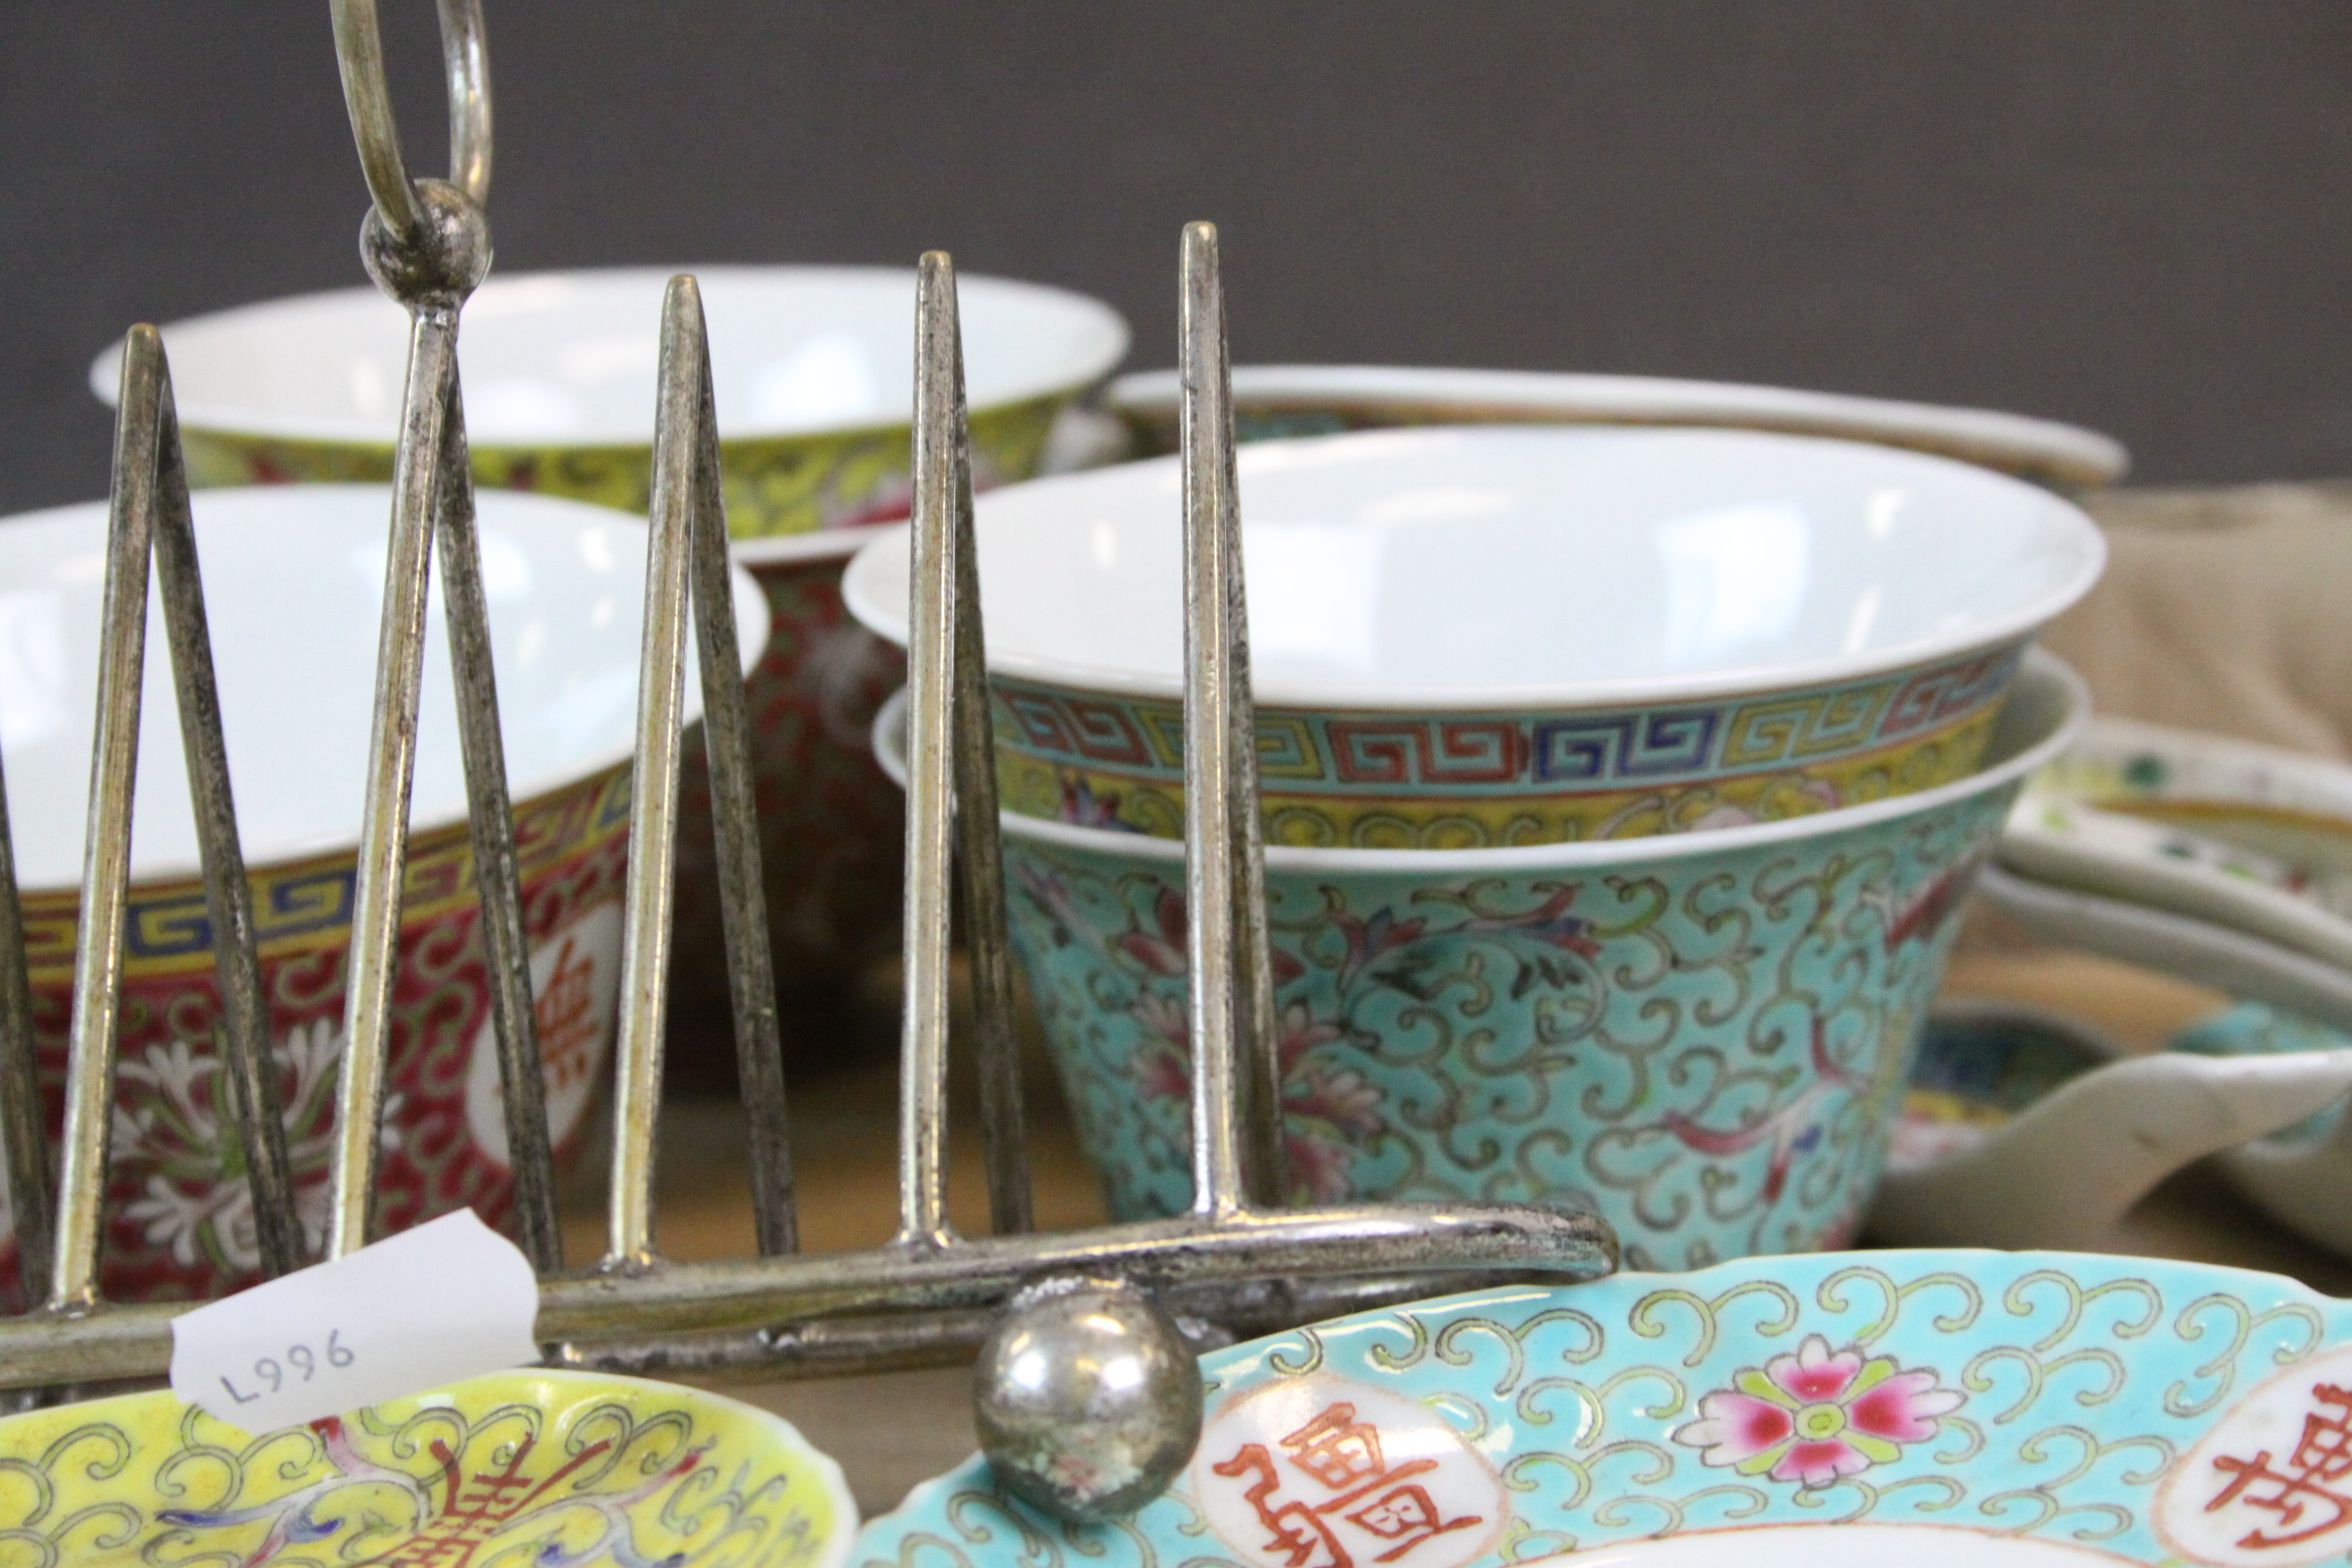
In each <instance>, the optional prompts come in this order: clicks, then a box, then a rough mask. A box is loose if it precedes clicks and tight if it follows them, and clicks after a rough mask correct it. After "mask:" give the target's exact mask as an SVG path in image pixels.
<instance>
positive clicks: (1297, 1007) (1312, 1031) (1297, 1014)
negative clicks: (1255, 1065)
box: [1274, 1002, 1341, 1074]
mask: <svg viewBox="0 0 2352 1568" xmlns="http://www.w3.org/2000/svg"><path fill="white" fill-rule="evenodd" d="M1340 1033H1341V1031H1340V1027H1339V1025H1337V1024H1334V1023H1325V1022H1323V1021H1322V1020H1320V1019H1318V1018H1316V1017H1314V1016H1313V1015H1312V1014H1310V1013H1309V1012H1308V1011H1307V1004H1306V1003H1304V1002H1293V1003H1291V1004H1290V1005H1289V1006H1287V1007H1285V1008H1283V1009H1282V1017H1281V1018H1280V1019H1279V1020H1277V1022H1276V1033H1275V1036H1274V1055H1275V1059H1276V1060H1277V1061H1279V1062H1280V1063H1281V1064H1282V1070H1283V1072H1284V1073H1285V1074H1288V1073H1289V1072H1290V1071H1291V1070H1292V1069H1293V1068H1294V1067H1296V1066H1297V1065H1298V1059H1299V1058H1300V1057H1302V1056H1304V1055H1306V1054H1307V1053H1308V1052H1309V1051H1311V1050H1313V1049H1314V1048H1315V1047H1316V1046H1318V1045H1329V1044H1330V1043H1331V1042H1332V1041H1334V1040H1336V1039H1338V1038H1340Z"/></svg>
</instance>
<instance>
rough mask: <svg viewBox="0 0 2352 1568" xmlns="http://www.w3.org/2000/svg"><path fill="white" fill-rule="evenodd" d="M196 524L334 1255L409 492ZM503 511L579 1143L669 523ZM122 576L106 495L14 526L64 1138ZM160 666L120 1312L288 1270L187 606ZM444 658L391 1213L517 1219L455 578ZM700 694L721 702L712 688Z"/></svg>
mask: <svg viewBox="0 0 2352 1568" xmlns="http://www.w3.org/2000/svg"><path fill="white" fill-rule="evenodd" d="M195 513H196V536H197V549H198V553H199V555H200V557H201V561H202V571H203V577H204V591H205V598H206V601H207V605H208V608H209V613H210V621H211V628H212V645H213V659H214V665H215V669H216V672H217V676H218V682H219V689H220V703H221V724H222V730H223V733H224V735H225V737H226V740H227V743H228V752H229V771H230V782H231V786H232V788H233V790H234V793H235V799H236V807H237V816H238V821H239V827H240V834H241V841H242V845H243V849H244V854H245V860H246V865H247V869H248V871H249V873H250V875H251V879H252V886H253V910H254V919H255V923H256V926H257V928H258V936H259V939H260V953H261V979H262V985H263V989H264V993H265V995H266V997H267V1001H268V1005H269V1021H270V1031H271V1034H272V1036H273V1045H274V1049H275V1053H276V1058H277V1061H278V1065H279V1078H278V1082H279V1089H280V1092H281V1094H282V1096H283V1099H284V1105H285V1111H286V1122H287V1133H288V1143H289V1146H290V1151H291V1153H292V1155H293V1160H294V1166H295V1174H296V1178H297V1182H298V1192H297V1196H298V1198H299V1199H300V1201H301V1209H302V1218H303V1221H304V1224H305V1226H306V1227H307V1228H308V1229H309V1230H310V1232H311V1237H312V1241H313V1243H314V1245H315V1243H316V1241H317V1239H318V1231H319V1228H320V1227H321V1225H322V1224H323V1221H324V1218H325V1207H326V1186H325V1183H326V1165H327V1159H328V1140H329V1135H330V1129H331V1126H332V1122H333V1117H334V1091H335V1080H336V1073H337V1068H338V1063H339V1059H340V1055H341V1050H342V1041H341V1031H342V1027H343V1009H344V995H345V990H344V986H345V967H344V966H345V961H346V951H347V948H348V946H349V943H350V937H351V903H352V896H353V883H354V878H355V876H356V874H357V863H358V859H357V857H358V843H359V825H360V812H361V806H362V801H363V797H364V795H365V778H366V763H367V753H368V741H369V735H370V730H371V726H372V723H373V694H374V690H375V670H376V639H377V630H378V624H379V616H380V607H381V605H382V600H383V573H384V549H385V537H386V527H387V522H388V519H389V517H390V513H391V498H390V491H389V490H388V489H386V488H384V487H381V486H374V485H366V486H359V485H354V486H333V487H327V486H319V487H309V488H304V489H298V490H269V489H247V490H226V491H218V492H213V493H210V494H204V495H199V496H198V497H197V498H196V505H195ZM480 520H481V541H482V577H483V584H484V588H485V591H486V592H487V594H488V596H489V604H490V631H491V643H492V647H493V651H494V656H495V659H496V663H497V672H498V696H499V711H500V718H501V721H502V724H503V727H504V731H505V741H506V760H507V773H508V782H509V785H510V787H511V790H512V793H513V797H514V802H515V838H516V845H517V850H518V853H519V859H520V871H521V877H522V899H523V920H524V927H525V931H526V934H527V935H528V937H529V940H530V943H531V973H532V981H533V986H534V989H535V992H536V997H537V1005H538V1023H539V1039H540V1047H541V1050H542V1051H543V1053H544V1055H545V1068H546V1082H547V1101H548V1114H549V1120H550V1124H551V1131H552V1133H553V1134H554V1138H555V1142H556V1144H557V1146H558V1148H559V1149H561V1148H564V1147H565V1146H567V1145H569V1144H572V1143H574V1142H575V1141H576V1140H577V1139H578V1137H579V1136H580V1134H581V1133H582V1131H583V1130H584V1129H583V1124H584V1122H585V1120H586V1118H587V1117H588V1114H589V1112H590V1110H591V1108H592V1100H593V1096H594V1094H595V1092H596V1089H597V1086H598V1084H599V1082H600V1081H601V1076H602V1071H603V1068H604V1065H605V1058H606V1055H607V1052H608V1049H609V1047H610V1043H611V1038H612V1030H613V1025H614V1016H615V1003H616V999H617V997H618V987H619V983H620V975H619V959H620V931H621V895H622V879H623V872H624V868H625V862H626V859H627V849H628V844H627V837H628V808H629V760H630V757H631V755H632V753H633V752H634V750H635V734H636V708H637V657H638V636H639V634H638V628H639V626H640V624H641V622H642V620H643V615H644V578H645V565H644V563H645V547H646V538H647V535H646V528H645V525H644V524H643V523H642V522H636V521H632V520H631V519H629V518H626V517H622V516H619V515H617V514H615V513H612V512H608V511H602V510H599V509H597V508H594V507H588V506H582V505H580V504H578V503H575V502H568V501H558V500H553V499H549V498H545V497H539V496H516V495H500V494H495V493H485V494H484V495H483V496H482V497H481V500H480ZM105 558H106V507H105V506H104V505H103V504H93V505H87V506H75V507H67V508H63V509H61V510H57V511H51V512H38V513H33V514H30V515H27V516H22V517H16V518H10V519H8V520H6V521H5V522H0V584H5V585H6V587H5V589H4V590H0V757H4V758H5V767H6V776H7V787H8V808H9V810H8V815H9V820H10V822H11V824H12V825H13V827H14V830H15V848H16V871H17V877H18V879H19V884H20V888H21V891H22V895H23V903H24V915H25V923H26V929H27V943H28V948H29V952H30V960H31V967H32V983H33V1014H34V1019H33V1021H34V1030H35V1034H36V1036H37V1044H38V1047H39V1056H40V1063H41V1069H42V1076H43V1081H44V1090H45V1093H46V1094H47V1097H48V1099H49V1113H50V1117H51V1124H52V1126H55V1125H56V1122H57V1119H58V1118H59V1117H60V1116H61V1115H62V1100H63V1076H64V1067H65V1052H66V1032H67V1023H68V1019H69V1016H70V1013H71V990H72V976H73V961H74V950H75V928H76V922H77V918H78V915H79V911H80V890H81V875H82V847H83V838H84V823H85V818H86V813H87V809H88V790H89V783H90V737H91V725H92V720H93V714H94V709H95V705H96V700H97V689H98V686H97V682H98V636H99V624H100V602H101V593H102V589H103V585H104V576H105ZM735 590H736V614H737V615H738V617H739V618H740V619H739V623H738V625H739V631H740V634H741V637H742V640H743V648H742V653H743V655H744V658H745V661H746V663H748V662H749V659H750V657H751V656H752V654H753V653H754V652H755V651H756V650H757V648H758V647H759V645H760V643H761V642H762V641H763V640H764V637H765V633H766V618H765V616H764V615H763V614H762V612H761V609H760V603H759V596H758V592H757V590H756V589H755V588H754V586H753V585H752V583H751V581H750V579H749V578H748V577H747V576H746V575H745V574H743V573H742V572H740V571H738V572H737V573H736V574H735ZM146 658H147V666H146V684H145V697H144V707H143V714H142V724H141V730H140V742H139V760H140V768H139V773H138V781H137V790H136V795H135V803H134V809H133V812H132V836H131V890H130V909H129V915H128V920H127V927H126V933H125V938H124V955H123V1013H122V1031H121V1038H120V1045H119V1056H118V1066H117V1075H116V1085H115V1105H116V1112H115V1124H114V1125H115V1131H114V1135H113V1145H112V1155H111V1165H110V1168H109V1177H110V1180H109V1185H108V1193H107V1215H108V1228H107V1232H106V1238H105V1246H106V1255H105V1273H104V1278H103V1283H104V1285H105V1287H106V1289H107V1291H108V1292H109V1293H110V1294H112V1295H113V1296H115V1297H116V1298H118V1299H133V1298H139V1297H151V1296H204V1295H211V1294H215V1293H218V1292H220V1291H223V1290H226V1289H228V1288H231V1287H234V1286H236V1285H239V1284H242V1283H245V1282H247V1281H249V1280H250V1279H252V1278H253V1277H254V1275H255V1270H256V1268H257V1265H258V1262H259V1258H258V1252H257V1247H256V1242H255V1238H254V1232H253V1213H252V1208H251V1205H250V1202H249V1199H248V1196H247V1191H246V1186H245V1180H244V1174H243V1171H244V1162H243V1153H242V1150H241V1148H240V1145H239V1142H238V1140H237V1138H236V1136H235V1133H234V1129H233V1127H232V1126H231V1125H230V1123H229V1118H228V1116H227V1113H226V1106H227V1104H228V1101H227V1079H226V1076H225V1071H224V1064H223V1062H222V1060H221V1058H220V1057H219V1056H218V1054H217V1053H216V1052H215V1050H214V1047H213V1043H212V1039H213V1029H214V1025H215V1022H216V1020H217V1017H218V1011H219V999H218V995H217V992H216V990H215V986H214V980H213V951H212V942H211V934H210V929H209V925H208V922H207V919H206V915H205V908H204V894H203V889H202V887H201V885H200V883H199V880H198V876H199V870H198V861H197V855H196V840H195V827H194V822H193V819H192V816H191V813H190V808H189V804H188V783H187V774H186V770H185V768H184V767H183V765H182V762H181V751H180V733H179V718H178V707H177V704H176V703H175V701H174V699H173V691H172V679H171V667H170V657H169V650H168V646H167V641H166V638H165V635H164V625H163V617H162V611H161V608H160V601H159V600H158V601H157V602H156V604H155V607H153V608H151V609H150V611H149V616H148V632H147V641H146ZM425 666H426V667H425V675H424V687H423V698H422V705H421V709H420V713H419V718H418V734H417V751H416V784H415V794H414V797H413V805H412V815H411V824H412V826H411V838H410V842H409V860H408V874H407V883H406V891H405V895H404V900H403V904H402V911H401V928H400V950H399V969H398V973H397V975H396V977H395V980H394V988H393V1029H392V1040H391V1050H390V1057H389V1060H388V1062H387V1098H386V1108H385V1113H384V1151H383V1161H382V1164H381V1166H380V1168H379V1178H378V1179H379V1188H378V1192H377V1197H376V1203H377V1207H378V1212H379V1213H380V1215H381V1217H382V1220H383V1223H384V1224H385V1225H387V1226H389V1227H399V1226H404V1225H407V1224H409V1223H411V1222H412V1221H415V1220H418V1219H422V1218H425V1217H428V1216H431V1215H434V1214H438V1213H441V1212H444V1211H446V1210H449V1209H453V1208H458V1207H463V1206H467V1205H471V1206H472V1207H474V1208H476V1209H478V1210H480V1211H482V1213H483V1214H484V1215H485V1216H486V1217H489V1218H491V1219H493V1220H495V1219H496V1218H497V1217H498V1215H499V1213H500V1212H501V1210H502V1209H503V1207H504V1205H505V1203H506V1201H507V1198H508V1194H509V1190H510V1187H511V1182H512V1178H511V1176H510V1174H509V1171H508V1169H507V1165H506V1131H505V1122H504V1111H503V1109H502V1104H501V1102H502V1096H501V1093H500V1088H499V1082H498V1067H497V1053H496V1050H495V1048H494V1046H493V1045H492V1043H491V1039H490V1033H489V1031H490V1023H489V1018H490V993H489V975H488V972H487V969H486V967H485V963H484V958H483V953H482V947H481V942H480V939H479V937H478V935H477V933H476V930H475V925H476V915H477V911H476V905H475V894H474V877H473V848H472V843H471V838H470V835H469V832H468V829H467V826H466V793H465V774H464V767H463V763H462V760H461V756H460V751H459V746H458V737H457V713H456V700H455V696H454V689H453V685H452V681H451V675H450V668H449V658H448V647H447V637H446V633H445V630H444V628H443V626H442V620H441V604H440V594H439V575H438V573H436V575H435V593H434V595H433V599H432V602H431V605H430V610H429V619H428V623H427V652H426V656H425ZM688 702H689V705H690V711H698V710H699V706H700V695H699V691H698V690H697V689H696V688H695V687H694V686H693V685H692V684H691V683H690V685H689V687H688ZM6 1217H7V1211H6V1209H5V1208H4V1207H0V1221H5V1220H6ZM12 1231H13V1226H8V1227H6V1228H0V1237H5V1236H7V1235H9V1234H10V1233H12Z"/></svg>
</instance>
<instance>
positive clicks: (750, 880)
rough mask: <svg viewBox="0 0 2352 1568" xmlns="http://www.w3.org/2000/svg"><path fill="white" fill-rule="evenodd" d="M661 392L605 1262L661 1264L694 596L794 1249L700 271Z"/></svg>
mask: <svg viewBox="0 0 2352 1568" xmlns="http://www.w3.org/2000/svg"><path fill="white" fill-rule="evenodd" d="M656 397H657V401H656V404H655V409H654V468H653V497H652V508H651V515H650V518H649V521H650V523H651V528H650V531H649V534H648V536H647V540H646V557H645V632H644V656H643V660H642V663H641V666H640V674H639V684H638V692H637V773H636V779H635V787H634V789H633V791H632V794H631V799H630V805H629V842H630V855H629V871H628V881H627V886H626V889H625V892H624V895H623V907H624V909H625V911H626V915H625V924H624V926H623V930H622V937H621V1022H620V1036H619V1041H620V1043H619V1052H618V1054H619V1056H620V1064H619V1071H618V1088H617V1090H616V1093H615V1100H614V1110H613V1170H612V1196H611V1203H610V1213H609V1227H610V1229H609V1235H608V1239H607V1243H606V1257H605V1262H606V1266H607V1267H608V1268H620V1269H642V1268H645V1267H647V1266H650V1265H651V1264H652V1263H653V1261H654V1250H653V1182H654V1172H655V1137H654V1134H655V1130H656V1126H657V1124H658V1122H659V1120H660V1116H661V1072H662V1051H663V1030H664V1019H665V1016H666V1009H667V1006H668V997H669V969H670V944H671V936H672V929H673V928H672V923H671V902H672V899H673V897H674V895H675V883H676V872H677V810H678V795H679V784H680V767H681V762H682V757H681V752H682V749H683V727H684V719H685V708H684V701H685V670H686V666H685V652H686V631H687V616H688V600H689V598H690V597H691V599H692V603H693V617H694V636H695V642H696V644H697V653H698V655H699V657H700V660H701V664H700V670H699V673H700V676H701V685H702V693H703V703H704V716H703V744H704V754H705V758H706V761H707V764H708V767H709V770H710V783H711V805H712V812H711V815H712V819H713V825H714V827H715V829H716V832H717V846H718V856H717V861H718V871H719V886H720V893H721V898H722V902H723V904H724V908H723V911H722V916H723V922H724V924H723V931H724V935H725V941H726V944H727V979H728V988H729V993H730V998H731V1001H732V1003H733V1008H734V1022H735V1045H736V1064H737V1071H738V1074H739V1078H740V1084H741V1090H742V1094H743V1099H744V1103H745V1107H746V1111H747V1119H748V1122H749V1125H750V1132H751V1165H752V1171H751V1175H752V1208H753V1222H754V1227H755V1230H756V1233H757V1236H758V1240H759V1248H760V1251H761V1253H762V1254H763V1255H766V1256H776V1255H779V1254H783V1253H789V1252H791V1251H793V1250H794V1249H795V1248H796V1247H797V1246H798V1245H799V1226H798V1220H797V1216H796V1212H795V1209H794V1205H793V1179H792V1146H791V1139H790V1133H789V1130H788V1125H787V1120H786V1107H785V1097H784V1065H783V1048H782V1042H781V1037H780V1033H779V1026H778V1021H777V1018H776V984H775V974H774V971H773V970H772V969H771V967H770V962H769V957H768V952H769V950H768V930H767V908H766V905H765V903H764V902H763V897H764V895H763V894H762V892H761V876H760V854H759V841H758V836H757V833H756V824H755V820H754V812H755V810H756V807H755V806H754V803H753V801H752V795H751V740H750V719H749V716H748V715H747V713H746V711H745V707H744V700H743V672H742V669H741V667H740V665H738V664H737V662H736V657H737V656H736V636H735V604H734V598H733V585H732V583H731V582H730V581H729V578H728V565H727V514H726V506H725V501H724V498H723V496H722V493H721V485H720V466H719V465H720V458H719V438H718V418H717V404H716V397H715V394H714V393H713V390H712V384H711V373H710V344H709V335H708V326H707V323H706V320H705V317H704V314H703V307H702V290H701V287H700V285H698V284H697V283H696V282H695V280H694V279H693V278H691V277H685V276H680V277H675V278H672V279H671V280H670V283H669V287H668V290H667V291H666V292H665V294H664V296H663V300H662V327H661V363H660V372H659V387H658V390H657V393H656Z"/></svg>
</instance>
